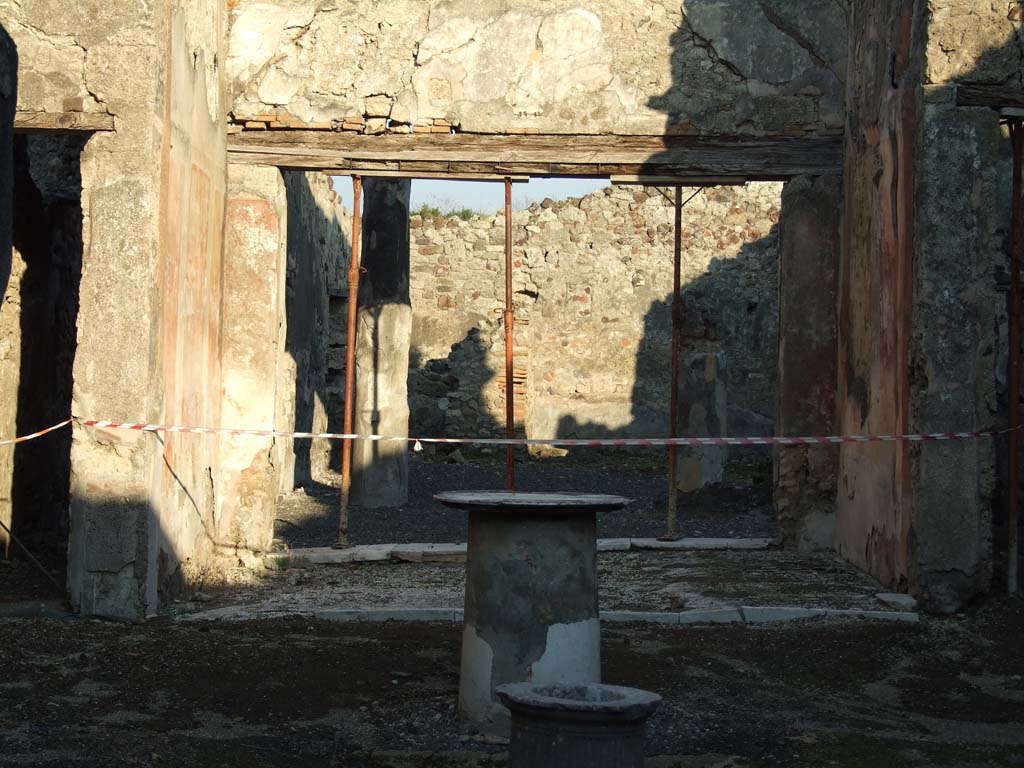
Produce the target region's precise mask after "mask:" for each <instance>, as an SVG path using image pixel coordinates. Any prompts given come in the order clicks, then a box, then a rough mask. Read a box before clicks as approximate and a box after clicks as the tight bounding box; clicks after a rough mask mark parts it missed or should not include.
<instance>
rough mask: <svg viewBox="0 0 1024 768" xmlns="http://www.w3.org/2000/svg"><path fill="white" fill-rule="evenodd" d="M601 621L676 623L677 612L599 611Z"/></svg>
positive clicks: (677, 621) (677, 620)
mask: <svg viewBox="0 0 1024 768" xmlns="http://www.w3.org/2000/svg"><path fill="white" fill-rule="evenodd" d="M601 621H608V622H615V623H619V622H622V623H628V622H637V623H642V624H678V623H679V614H678V613H675V612H671V611H601Z"/></svg>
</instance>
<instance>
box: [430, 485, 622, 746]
mask: <svg viewBox="0 0 1024 768" xmlns="http://www.w3.org/2000/svg"><path fill="white" fill-rule="evenodd" d="M434 498H435V499H437V500H438V501H440V502H441V503H442V504H444V505H446V506H449V507H454V508H456V509H464V510H466V511H467V512H468V513H469V540H468V545H467V553H466V604H465V624H464V627H463V633H462V661H461V670H460V676H459V711H460V712H461V713H462V715H463V717H466V718H468V719H470V720H474V721H477V722H481V723H486V722H492V723H495V724H496V725H500V726H506V725H507V724H508V712H507V710H506V709H505V708H504V707H503V706H502V705H501V703H500V702H499V701H498V699H497V697H496V695H495V693H494V689H495V688H496V687H497V686H499V685H502V684H504V683H519V682H536V683H599V682H601V634H600V633H601V628H600V623H599V620H598V609H597V513H598V512H604V511H610V510H616V509H621V508H622V507H624V506H625V505H626V504H629V503H630V501H631V500H630V499H626V498H623V497H621V496H605V495H597V494H585V493H519V492H515V491H453V492H449V493H439V494H437V495H436V496H435V497H434Z"/></svg>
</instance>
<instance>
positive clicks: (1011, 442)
mask: <svg viewBox="0 0 1024 768" xmlns="http://www.w3.org/2000/svg"><path fill="white" fill-rule="evenodd" d="M1010 138H1011V141H1012V142H1013V197H1012V205H1013V211H1012V213H1011V221H1012V236H1011V245H1010V317H1009V322H1010V333H1009V336H1010V350H1009V351H1010V354H1009V361H1008V363H1007V366H1008V368H1009V370H1008V371H1007V372H1006V382H1007V385H1006V401H1007V409H1008V417H1009V418H1008V419H1007V422H1008V423H1007V427H1008V428H1009V429H1010V432H1009V434H1008V436H1007V438H1008V439H1007V466H1006V485H1007V487H1006V529H1007V539H1006V564H1007V565H1006V591H1007V593H1008V594H1011V595H1014V594H1016V593H1017V568H1018V560H1017V558H1018V553H1017V519H1018V509H1017V505H1018V492H1017V491H1018V486H1017V474H1018V471H1019V469H1018V451H1019V449H1020V430H1019V427H1020V249H1021V229H1022V223H1021V208H1020V205H1021V165H1022V158H1024V125H1022V124H1021V122H1020V121H1019V120H1015V121H1013V122H1011V123H1010Z"/></svg>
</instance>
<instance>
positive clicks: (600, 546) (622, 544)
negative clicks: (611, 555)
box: [597, 539, 630, 552]
mask: <svg viewBox="0 0 1024 768" xmlns="http://www.w3.org/2000/svg"><path fill="white" fill-rule="evenodd" d="M629 548H630V540H629V539H598V540H597V551H598V552H625V551H626V550H628V549H629Z"/></svg>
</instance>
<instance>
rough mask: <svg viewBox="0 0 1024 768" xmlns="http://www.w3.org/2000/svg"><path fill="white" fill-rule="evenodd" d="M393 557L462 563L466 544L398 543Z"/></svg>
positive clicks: (425, 561)
mask: <svg viewBox="0 0 1024 768" xmlns="http://www.w3.org/2000/svg"><path fill="white" fill-rule="evenodd" d="M391 559H392V560H400V561H404V562H409V563H462V562H465V560H466V545H465V544H396V545H395V546H394V547H393V548H392V550H391Z"/></svg>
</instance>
